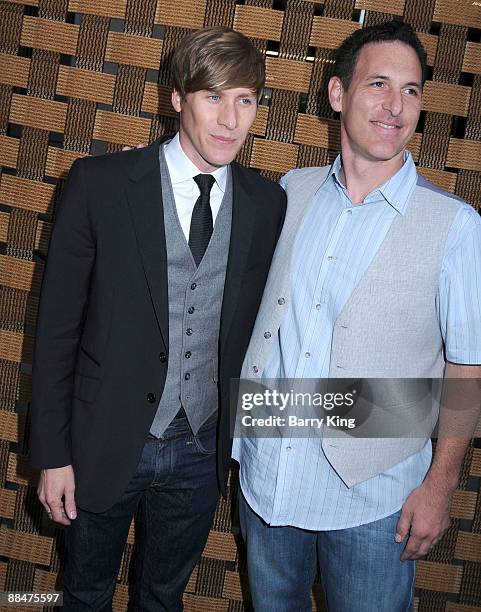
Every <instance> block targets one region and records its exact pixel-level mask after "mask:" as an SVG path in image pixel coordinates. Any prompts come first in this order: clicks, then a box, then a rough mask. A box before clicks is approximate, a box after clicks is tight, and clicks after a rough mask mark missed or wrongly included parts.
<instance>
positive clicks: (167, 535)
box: [64, 417, 218, 612]
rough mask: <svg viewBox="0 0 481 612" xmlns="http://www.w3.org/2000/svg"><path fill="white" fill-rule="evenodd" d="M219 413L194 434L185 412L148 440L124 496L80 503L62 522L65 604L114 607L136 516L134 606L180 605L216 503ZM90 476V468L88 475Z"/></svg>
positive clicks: (164, 607)
mask: <svg viewBox="0 0 481 612" xmlns="http://www.w3.org/2000/svg"><path fill="white" fill-rule="evenodd" d="M216 420H217V419H216V418H215V417H214V418H211V419H209V421H208V422H207V423H206V424H205V425H204V426H203V427H202V428H201V430H200V431H199V433H198V434H197V435H196V436H194V435H193V434H192V432H191V430H190V427H189V424H188V422H187V419H186V418H185V417H184V418H177V419H174V421H172V424H171V425H170V426H169V427H168V429H167V430H166V432H165V433H164V435H163V436H162V437H161V438H160V439H159V440H157V439H156V438H153V437H149V439H148V440H147V441H146V443H145V446H144V449H143V452H142V457H141V459H140V462H139V465H138V466H137V469H136V471H135V473H134V475H133V476H132V479H131V481H130V483H129V485H128V487H127V489H126V491H125V492H124V494H123V495H122V497H121V498H120V499H119V500H118V501H117V502H116V503H115V504H114V506H113V507H112V508H110V509H109V510H107V511H105V512H102V513H100V514H95V513H92V512H86V511H85V510H81V509H78V516H77V518H76V519H75V520H74V521H72V524H71V526H70V527H67V529H66V542H67V567H66V571H65V575H64V610H72V611H77V610H78V611H80V610H82V611H83V610H95V611H96V612H100V611H102V612H104V611H110V610H112V595H113V592H114V589H115V583H116V578H117V574H118V571H119V566H120V561H121V558H122V552H123V549H124V546H125V542H126V540H127V535H128V532H129V526H130V523H131V520H132V517H133V515H134V513H135V511H136V510H137V507H138V506H139V504H140V517H139V518H140V521H137V520H136V528H137V529H136V550H135V553H134V562H135V588H134V594H133V597H132V606H131V607H132V609H133V610H135V611H136V612H137V611H140V610H149V611H154V610H155V612H159V611H168V612H177V611H178V610H182V609H183V605H182V594H183V591H184V589H185V586H186V584H187V582H188V580H189V577H190V574H191V572H192V570H193V568H194V566H195V564H196V563H197V561H198V559H199V557H200V555H201V553H202V550H203V548H204V545H205V542H206V540H207V536H208V534H209V530H210V527H211V525H212V520H213V517H214V512H215V508H216V504H217V498H218V492H217V491H218V489H217V476H216V459H215V456H216V453H215V447H216ZM93 477H94V475H93Z"/></svg>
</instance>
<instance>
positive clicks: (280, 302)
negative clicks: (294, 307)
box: [277, 298, 286, 306]
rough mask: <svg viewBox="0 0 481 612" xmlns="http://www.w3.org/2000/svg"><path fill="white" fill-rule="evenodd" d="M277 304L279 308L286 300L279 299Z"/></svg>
mask: <svg viewBox="0 0 481 612" xmlns="http://www.w3.org/2000/svg"><path fill="white" fill-rule="evenodd" d="M277 303H278V304H279V306H283V305H284V304H285V303H286V300H285V299H284V298H279V299H278V300H277Z"/></svg>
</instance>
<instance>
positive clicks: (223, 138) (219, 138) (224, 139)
mask: <svg viewBox="0 0 481 612" xmlns="http://www.w3.org/2000/svg"><path fill="white" fill-rule="evenodd" d="M212 138H215V140H217V141H218V142H221V143H223V144H234V142H235V141H236V139H235V138H228V137H227V136H216V135H215V134H212Z"/></svg>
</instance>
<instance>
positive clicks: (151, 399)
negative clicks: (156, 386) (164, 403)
mask: <svg viewBox="0 0 481 612" xmlns="http://www.w3.org/2000/svg"><path fill="white" fill-rule="evenodd" d="M147 401H148V402H149V404H153V403H154V402H155V393H147Z"/></svg>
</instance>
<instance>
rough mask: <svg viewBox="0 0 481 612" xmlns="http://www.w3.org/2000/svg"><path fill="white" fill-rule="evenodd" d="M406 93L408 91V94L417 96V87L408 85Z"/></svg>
mask: <svg viewBox="0 0 481 612" xmlns="http://www.w3.org/2000/svg"><path fill="white" fill-rule="evenodd" d="M406 93H408V94H409V95H410V96H417V95H418V90H417V89H412V88H411V87H410V88H409V89H406Z"/></svg>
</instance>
